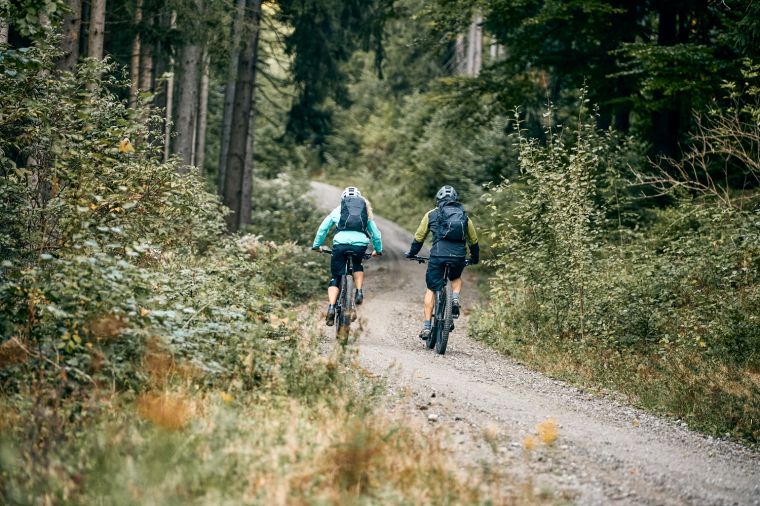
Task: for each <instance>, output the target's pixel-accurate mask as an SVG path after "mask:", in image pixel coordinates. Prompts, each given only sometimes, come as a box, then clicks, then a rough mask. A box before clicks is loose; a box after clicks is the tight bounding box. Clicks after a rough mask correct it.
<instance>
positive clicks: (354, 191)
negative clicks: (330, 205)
mask: <svg viewBox="0 0 760 506" xmlns="http://www.w3.org/2000/svg"><path fill="white" fill-rule="evenodd" d="M361 196H362V192H360V191H359V188H357V187H356V186H349V187H347V188H346V189H345V190H343V193H341V195H340V199H341V200H343V199H350V198H353V197H361Z"/></svg>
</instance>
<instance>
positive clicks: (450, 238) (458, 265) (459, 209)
mask: <svg viewBox="0 0 760 506" xmlns="http://www.w3.org/2000/svg"><path fill="white" fill-rule="evenodd" d="M435 199H436V204H437V205H436V208H435V209H433V210H431V211H428V212H427V213H426V214H425V216H423V217H422V222H420V226H419V227H418V228H417V232H416V233H415V234H414V240H413V241H412V246H411V247H410V248H409V251H408V252H407V253H406V256H407V257H412V256H415V255H417V253H419V252H420V250H421V249H422V243H424V242H425V238H426V237H427V235H428V233H429V232H432V234H433V245H432V246H431V247H430V261H429V262H428V266H427V273H426V274H425V284H426V285H427V290H426V291H425V312H424V314H425V319H424V321H423V327H422V332H421V333H420V338H421V339H428V338H429V337H430V319H431V318H432V316H433V306H434V304H435V293H434V292H435V291H436V290H440V289H441V288H443V270H444V264H445V263H447V262H448V263H450V264H451V267H450V268H449V280H450V281H451V289H452V292H453V297H452V299H453V300H452V314H453V316H454V318H458V317H459V311H460V304H459V292H460V291H461V290H462V271H463V270H464V266H465V258H466V256H467V247H468V245H469V249H470V262H471V263H473V264H476V263H478V262H479V261H480V247H479V246H478V234H477V232H476V231H475V226H474V225H473V224H472V220H471V219H469V217H468V216H467V213H466V212H465V211H464V207H463V206H462V204H460V203H459V195H457V192H456V190H455V189H454V188H452V187H451V186H448V185H446V186H443V187H442V188H441V189H440V190H438V193H437V194H436V196H435Z"/></svg>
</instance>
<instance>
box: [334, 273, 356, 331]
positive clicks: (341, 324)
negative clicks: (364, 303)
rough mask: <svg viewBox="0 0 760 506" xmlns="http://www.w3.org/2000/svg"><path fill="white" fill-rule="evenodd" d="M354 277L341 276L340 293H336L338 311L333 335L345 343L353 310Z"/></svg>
mask: <svg viewBox="0 0 760 506" xmlns="http://www.w3.org/2000/svg"><path fill="white" fill-rule="evenodd" d="M353 292H354V278H353V277H351V276H343V277H342V278H341V282H340V294H339V295H338V311H337V312H336V315H335V316H336V319H337V325H335V337H336V338H337V339H338V340H339V341H341V342H343V343H345V342H347V341H348V335H349V332H350V330H351V317H352V312H353V310H354V309H353Z"/></svg>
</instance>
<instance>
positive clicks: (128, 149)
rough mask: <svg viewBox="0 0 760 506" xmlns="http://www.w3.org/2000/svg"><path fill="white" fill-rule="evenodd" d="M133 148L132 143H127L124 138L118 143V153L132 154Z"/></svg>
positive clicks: (126, 139)
mask: <svg viewBox="0 0 760 506" xmlns="http://www.w3.org/2000/svg"><path fill="white" fill-rule="evenodd" d="M134 152H135V148H134V146H132V143H131V142H129V139H128V138H126V137H124V138H123V139H122V140H121V142H120V143H119V153H134Z"/></svg>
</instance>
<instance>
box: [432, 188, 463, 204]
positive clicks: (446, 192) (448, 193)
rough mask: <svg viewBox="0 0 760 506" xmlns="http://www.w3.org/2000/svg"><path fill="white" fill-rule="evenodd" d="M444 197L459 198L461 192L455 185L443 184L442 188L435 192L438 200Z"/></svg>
mask: <svg viewBox="0 0 760 506" xmlns="http://www.w3.org/2000/svg"><path fill="white" fill-rule="evenodd" d="M444 199H450V200H459V194H458V193H457V191H456V190H455V189H454V187H453V186H449V185H445V186H441V189H440V190H438V193H436V194H435V200H436V201H437V202H440V201H442V200H444Z"/></svg>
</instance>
